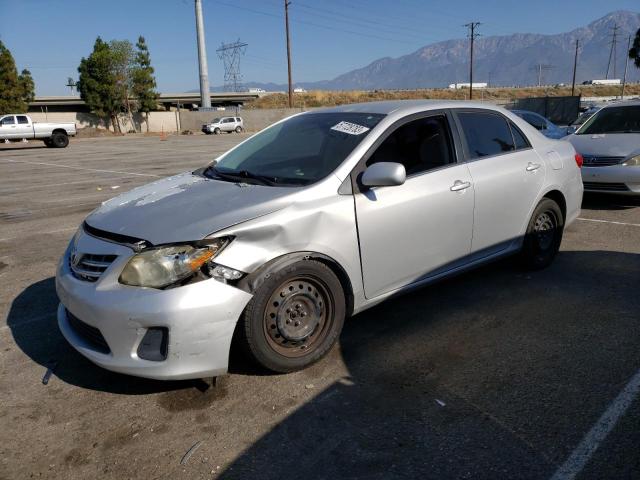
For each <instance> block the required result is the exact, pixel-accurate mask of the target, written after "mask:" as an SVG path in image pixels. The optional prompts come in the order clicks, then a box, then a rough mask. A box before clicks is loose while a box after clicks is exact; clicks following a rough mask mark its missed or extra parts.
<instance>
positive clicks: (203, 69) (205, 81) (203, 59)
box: [195, 0, 211, 109]
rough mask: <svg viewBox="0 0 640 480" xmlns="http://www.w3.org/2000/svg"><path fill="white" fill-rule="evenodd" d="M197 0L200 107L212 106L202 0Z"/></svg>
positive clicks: (207, 107)
mask: <svg viewBox="0 0 640 480" xmlns="http://www.w3.org/2000/svg"><path fill="white" fill-rule="evenodd" d="M195 1H196V32H197V38H198V67H199V69H200V108H201V109H209V108H211V96H210V95H209V68H208V67H207V47H206V46H205V42H204V22H203V21H202V0H195Z"/></svg>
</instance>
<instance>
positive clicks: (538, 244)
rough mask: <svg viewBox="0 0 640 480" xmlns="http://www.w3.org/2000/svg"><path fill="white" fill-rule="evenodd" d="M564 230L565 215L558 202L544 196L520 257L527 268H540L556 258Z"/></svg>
mask: <svg viewBox="0 0 640 480" xmlns="http://www.w3.org/2000/svg"><path fill="white" fill-rule="evenodd" d="M563 231H564V217H563V215H562V210H561V209H560V207H559V206H558V204H557V203H556V202H555V201H554V200H551V199H550V198H543V199H542V200H540V203H538V206H537V207H536V209H535V210H534V211H533V215H532V216H531V220H529V225H528V227H527V233H526V235H525V237H524V243H523V246H522V251H521V252H520V258H521V260H522V264H523V266H524V267H525V268H528V269H530V270H540V269H542V268H545V267H548V266H549V265H550V264H551V262H553V259H554V258H555V256H556V254H557V253H558V250H559V249H560V243H561V242H562V233H563Z"/></svg>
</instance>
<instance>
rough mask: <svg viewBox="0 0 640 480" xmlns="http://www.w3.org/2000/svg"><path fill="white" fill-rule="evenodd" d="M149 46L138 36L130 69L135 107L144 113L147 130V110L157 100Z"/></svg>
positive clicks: (149, 109) (151, 107) (154, 106)
mask: <svg viewBox="0 0 640 480" xmlns="http://www.w3.org/2000/svg"><path fill="white" fill-rule="evenodd" d="M153 73H154V69H153V67H152V66H151V56H150V55H149V48H148V47H147V43H146V41H145V39H144V37H143V36H140V37H138V42H137V43H136V53H135V58H134V65H133V68H132V70H131V92H132V93H133V96H134V97H135V99H136V107H137V110H138V111H140V112H144V114H145V122H146V124H147V132H148V131H149V112H150V111H151V110H155V108H156V107H157V102H158V93H157V92H156V91H155V89H156V79H155V77H154V76H153Z"/></svg>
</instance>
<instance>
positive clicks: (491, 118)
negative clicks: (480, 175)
mask: <svg viewBox="0 0 640 480" xmlns="http://www.w3.org/2000/svg"><path fill="white" fill-rule="evenodd" d="M458 119H459V120H460V124H461V126H462V131H463V132H464V136H465V138H466V140H467V147H468V150H469V154H470V155H471V158H472V159H473V158H481V157H489V156H492V155H499V154H501V153H505V152H511V151H513V150H515V145H514V142H513V138H512V136H511V129H510V128H509V124H508V123H507V120H506V119H505V118H504V117H503V116H502V115H498V114H496V113H489V112H459V113H458Z"/></svg>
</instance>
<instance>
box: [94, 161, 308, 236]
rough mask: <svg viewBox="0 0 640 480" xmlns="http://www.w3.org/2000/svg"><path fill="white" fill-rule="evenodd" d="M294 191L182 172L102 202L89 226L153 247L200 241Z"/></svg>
mask: <svg viewBox="0 0 640 480" xmlns="http://www.w3.org/2000/svg"><path fill="white" fill-rule="evenodd" d="M297 190H298V189H297V188H291V187H268V186H262V185H250V184H245V183H233V182H224V181H219V180H213V179H209V178H206V177H202V176H200V175H195V174H193V173H183V174H180V175H175V176H173V177H168V178H165V179H162V180H158V181H157V182H153V183H150V184H148V185H144V186H142V187H138V188H134V189H133V190H131V191H129V192H127V193H124V194H122V195H119V196H117V197H115V198H112V199H111V200H107V201H106V202H104V203H103V204H102V205H101V206H100V207H98V208H97V209H96V210H94V211H93V212H92V213H91V214H90V215H89V216H88V217H87V219H86V222H87V224H88V225H89V226H91V227H94V228H98V229H100V230H104V231H107V232H111V233H118V234H122V235H127V236H130V237H136V238H139V239H141V240H147V241H148V242H151V243H153V244H154V245H160V244H164V243H175V242H184V241H193V240H200V239H202V238H204V237H206V236H207V235H209V234H211V233H214V232H216V231H218V230H222V229H223V228H227V227H230V226H232V225H235V224H238V223H241V222H244V221H247V220H251V219H253V218H256V217H260V216H262V215H266V214H268V213H272V212H275V211H276V210H280V209H281V208H283V207H285V206H286V205H288V204H289V203H290V199H285V198H286V197H290V196H291V195H292V194H293V193H294V192H295V191H297Z"/></svg>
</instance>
